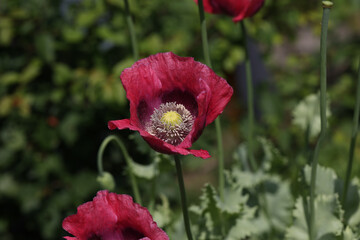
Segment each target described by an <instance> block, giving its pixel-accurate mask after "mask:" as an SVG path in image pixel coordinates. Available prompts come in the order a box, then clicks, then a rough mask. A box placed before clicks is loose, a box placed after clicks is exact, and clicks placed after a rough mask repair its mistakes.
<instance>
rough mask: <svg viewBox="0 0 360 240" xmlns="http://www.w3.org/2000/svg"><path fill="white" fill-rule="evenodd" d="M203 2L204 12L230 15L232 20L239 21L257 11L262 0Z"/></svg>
mask: <svg viewBox="0 0 360 240" xmlns="http://www.w3.org/2000/svg"><path fill="white" fill-rule="evenodd" d="M195 2H196V3H198V0H195ZM203 4H204V10H205V11H206V12H208V13H215V14H226V15H229V16H232V17H233V21H234V22H239V21H241V20H243V19H244V18H247V17H251V16H253V15H254V14H255V13H256V12H257V11H259V10H260V8H261V7H262V6H263V4H264V0H203Z"/></svg>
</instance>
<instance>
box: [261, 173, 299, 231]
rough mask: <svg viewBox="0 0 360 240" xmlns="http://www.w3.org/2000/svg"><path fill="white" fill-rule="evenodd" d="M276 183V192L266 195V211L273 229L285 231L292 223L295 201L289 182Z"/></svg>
mask: <svg viewBox="0 0 360 240" xmlns="http://www.w3.org/2000/svg"><path fill="white" fill-rule="evenodd" d="M274 183H276V186H277V189H276V191H275V192H273V193H271V192H266V193H265V200H266V201H265V204H266V210H267V214H268V215H269V217H270V219H271V224H272V227H274V228H275V229H277V230H279V231H284V230H285V229H286V228H287V226H289V224H290V222H291V211H290V210H291V208H292V206H293V201H294V200H293V198H292V195H291V192H290V184H289V182H284V181H281V180H279V181H276V182H274ZM265 188H266V184H265Z"/></svg>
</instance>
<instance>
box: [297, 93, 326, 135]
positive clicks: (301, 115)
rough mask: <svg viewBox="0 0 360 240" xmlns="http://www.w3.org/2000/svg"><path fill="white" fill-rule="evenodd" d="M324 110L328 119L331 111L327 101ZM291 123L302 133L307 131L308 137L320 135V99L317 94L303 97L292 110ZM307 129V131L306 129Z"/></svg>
mask: <svg viewBox="0 0 360 240" xmlns="http://www.w3.org/2000/svg"><path fill="white" fill-rule="evenodd" d="M327 102H328V105H327V109H326V117H327V118H329V117H330V115H331V111H330V108H329V101H327ZM293 117H294V119H293V123H294V124H295V125H297V126H299V127H300V128H301V129H302V130H303V131H309V134H310V137H315V136H317V135H318V134H319V133H320V130H321V127H320V98H319V94H310V95H308V96H306V97H305V99H304V100H302V101H301V102H300V103H299V104H298V105H297V106H296V107H295V108H294V110H293ZM308 128H309V129H308Z"/></svg>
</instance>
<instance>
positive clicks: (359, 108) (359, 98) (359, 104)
mask: <svg viewBox="0 0 360 240" xmlns="http://www.w3.org/2000/svg"><path fill="white" fill-rule="evenodd" d="M359 112H360V58H359V70H358V79H357V88H356V104H355V111H354V120H353V129H352V134H351V140H350V150H349V161H348V165H347V170H346V177H345V184H344V190H343V194H342V203H343V206H345V205H346V198H347V192H348V189H349V184H350V177H351V169H352V163H353V160H354V150H355V145H356V137H357V132H358V127H359Z"/></svg>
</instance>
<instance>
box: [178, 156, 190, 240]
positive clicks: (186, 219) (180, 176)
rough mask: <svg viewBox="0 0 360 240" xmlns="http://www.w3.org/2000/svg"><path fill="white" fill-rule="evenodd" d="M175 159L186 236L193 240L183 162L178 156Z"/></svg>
mask: <svg viewBox="0 0 360 240" xmlns="http://www.w3.org/2000/svg"><path fill="white" fill-rule="evenodd" d="M174 159H175V164H176V174H177V177H178V182H179V190H180V197H181V208H182V211H183V217H184V223H185V230H186V235H187V237H188V240H192V239H193V237H192V234H191V228H190V219H189V213H188V208H187V203H186V192H185V186H184V179H183V173H182V168H181V160H180V158H179V156H178V155H174Z"/></svg>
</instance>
